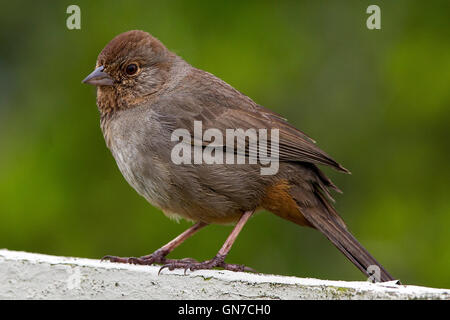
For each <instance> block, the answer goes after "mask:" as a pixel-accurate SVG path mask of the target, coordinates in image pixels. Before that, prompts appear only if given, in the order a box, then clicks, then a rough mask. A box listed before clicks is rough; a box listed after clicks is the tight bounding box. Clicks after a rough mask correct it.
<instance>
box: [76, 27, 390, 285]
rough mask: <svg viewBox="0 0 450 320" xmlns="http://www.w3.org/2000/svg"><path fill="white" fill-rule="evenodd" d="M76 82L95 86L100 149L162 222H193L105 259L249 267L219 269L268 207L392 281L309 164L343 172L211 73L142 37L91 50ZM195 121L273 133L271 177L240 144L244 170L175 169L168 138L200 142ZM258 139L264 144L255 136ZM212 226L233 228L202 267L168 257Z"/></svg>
mask: <svg viewBox="0 0 450 320" xmlns="http://www.w3.org/2000/svg"><path fill="white" fill-rule="evenodd" d="M83 82H84V83H88V84H92V85H95V86H97V106H98V109H99V111H100V118H101V121H100V123H101V129H102V132H103V135H104V138H105V141H106V145H107V146H108V148H109V149H110V150H111V152H112V155H113V156H114V158H115V160H116V162H117V165H118V167H119V169H120V171H121V172H122V174H123V176H124V177H125V179H126V180H127V181H128V183H129V184H130V185H131V186H132V187H133V188H134V189H135V190H136V191H137V192H138V193H139V194H140V195H141V196H143V197H144V198H145V199H147V200H148V201H149V202H150V203H151V204H152V205H153V206H155V207H158V208H160V209H161V210H162V211H163V212H164V213H165V214H166V215H167V216H169V217H172V218H185V219H187V220H190V221H193V222H195V224H194V225H193V226H192V227H191V228H189V229H188V230H186V231H185V232H183V233H182V234H181V235H179V236H178V237H176V238H175V239H174V240H172V241H170V242H169V243H167V244H166V245H164V246H163V247H161V248H160V249H158V250H156V251H155V252H154V253H152V254H150V255H147V256H142V257H140V258H121V257H115V256H105V257H104V259H108V260H110V261H113V262H122V263H135V264H154V263H157V264H163V265H164V266H163V268H164V267H167V268H169V269H171V270H173V269H175V268H184V269H185V270H186V269H190V270H198V269H210V268H214V267H221V268H224V269H227V270H233V271H245V270H251V269H250V268H247V267H245V266H242V265H236V264H228V263H225V257H226V256H227V254H228V252H229V251H230V249H231V246H232V245H233V243H234V241H235V239H236V237H237V235H238V234H239V232H240V231H241V229H242V227H243V226H244V224H245V223H246V222H247V221H248V219H249V218H250V217H251V216H252V214H253V213H254V212H255V211H258V210H262V209H266V210H268V211H270V212H272V213H274V214H276V215H278V216H279V217H281V218H284V219H286V220H289V221H291V222H294V223H296V224H298V225H300V226H307V227H311V228H315V229H317V230H319V231H320V232H322V233H323V234H324V235H325V236H326V237H327V238H328V239H329V240H330V241H331V242H332V243H333V244H334V245H335V246H336V247H337V248H338V249H339V250H340V251H341V252H342V253H343V254H344V255H345V256H346V257H347V258H348V259H349V260H350V261H351V262H352V263H354V264H355V265H356V267H358V268H359V269H360V270H361V271H362V272H363V273H364V274H366V275H367V276H372V277H374V270H377V269H378V271H379V272H378V273H376V272H375V275H376V277H375V278H374V280H376V281H388V280H393V277H392V276H391V275H390V274H389V273H388V272H387V271H386V270H385V269H384V268H383V267H382V266H381V265H380V264H379V263H378V262H377V261H376V260H375V259H374V258H373V257H372V255H370V254H369V252H367V250H366V249H364V248H363V246H362V245H361V244H360V243H359V242H358V241H357V240H356V239H355V238H354V237H353V235H352V234H351V233H350V232H349V231H348V229H347V227H346V225H345V223H344V221H343V220H342V218H341V217H340V216H339V214H338V213H337V212H336V210H335V209H334V208H333V206H332V205H331V203H330V200H331V201H332V198H331V195H330V193H329V190H330V189H333V190H335V191H338V192H339V191H340V190H339V189H338V188H337V187H336V186H335V185H334V184H333V183H332V182H331V180H330V179H328V178H327V177H326V176H325V174H324V173H323V172H322V171H321V170H320V169H319V168H318V167H317V165H327V166H330V167H332V168H334V169H336V170H338V171H341V172H345V173H349V171H348V170H347V169H345V168H344V167H343V166H341V165H340V164H339V163H337V162H336V161H334V160H333V159H332V158H331V157H330V156H328V155H327V154H326V153H325V152H323V151H322V150H320V149H319V148H318V147H317V146H316V145H315V142H314V141H313V140H311V139H310V138H309V137H308V136H306V135H305V134H304V133H302V132H301V131H299V130H297V129H296V128H294V127H293V126H291V125H289V124H288V123H287V121H286V120H285V119H284V118H282V117H281V116H280V115H278V114H276V113H274V112H272V111H270V110H268V109H265V108H264V107H262V106H260V105H258V104H256V103H255V102H253V101H252V99H250V98H249V97H247V96H245V95H244V94H242V93H241V92H239V91H238V90H236V89H234V88H233V87H231V86H230V85H228V84H227V83H225V82H224V81H222V80H221V79H219V78H217V77H215V76H214V75H212V74H210V73H208V72H205V71H202V70H199V69H196V68H194V67H192V66H191V65H189V64H188V63H187V62H186V61H184V60H183V59H182V58H180V57H178V56H177V55H175V54H174V53H172V52H170V51H169V50H168V49H167V48H166V47H165V46H164V45H163V44H162V43H161V42H160V41H159V40H158V39H156V38H155V37H153V36H151V35H150V34H148V33H146V32H143V31H136V30H134V31H129V32H125V33H122V34H120V35H118V36H116V37H115V38H114V39H113V40H112V41H111V42H110V43H108V44H107V45H106V47H105V48H104V49H103V50H102V52H101V53H100V54H99V56H98V59H97V64H96V69H95V70H94V71H93V72H92V73H91V74H90V75H89V76H88V77H86V78H85V79H84V80H83ZM194 121H201V124H202V129H203V131H202V132H206V130H207V129H216V130H218V132H220V133H222V134H223V136H226V130H227V129H239V128H240V129H243V130H247V129H252V128H253V129H256V130H259V129H267V130H268V131H269V130H273V129H278V149H279V150H278V153H276V152H274V154H275V156H277V158H278V160H279V162H278V170H277V171H276V173H275V174H267V175H263V174H261V167H262V162H261V163H259V164H258V163H256V164H255V163H251V162H250V161H249V159H250V158H251V154H252V150H250V149H251V148H250V144H249V142H247V141H246V143H245V148H244V154H242V153H241V156H244V158H245V159H246V162H245V163H244V164H233V163H231V164H230V163H228V162H226V163H223V164H221V163H213V164H206V163H201V164H198V163H186V162H184V163H175V162H174V161H173V154H172V152H173V150H174V148H175V146H176V145H177V144H179V143H180V142H179V140H177V141H174V139H173V137H172V134H173V133H174V132H175V130H177V129H184V132H186V133H187V135H188V136H189V137H185V138H186V139H187V138H189V139H187V141H189V140H190V143H191V144H192V145H195V144H196V143H198V137H196V136H195V132H194V131H195V130H194ZM216 132H217V131H216ZM271 132H273V131H271ZM191 138H192V139H191ZM233 139H234V138H233ZM258 139H260V140H262V139H261V136H259V137H258ZM215 142H217V141H215ZM201 143H202V145H201V146H200V148H201V149H200V150H203V149H206V148H208V145H209V141H207V142H204V141H202V142H201ZM272 143H273V146H275V144H276V141H275V142H270V143H267V145H266V146H267V147H269V146H272ZM215 146H216V149H215V150H216V151H217V150H223V154H224V155H225V154H227V155H230V154H231V155H232V157H234V156H235V154H238V153H239V152H238V151H239V150H242V149H239V150H238V149H227V148H225V143H222V144H221V143H219V142H217V143H216V145H215ZM194 150H196V149H195V148H194ZM193 153H194V151H193ZM194 157H195V155H194ZM213 223H215V224H230V223H232V224H235V227H234V229H233V231H232V232H231V234H230V236H229V237H228V238H227V240H226V241H225V243H224V245H223V246H222V248H221V249H220V250H219V252H218V253H217V255H216V256H215V257H214V258H212V259H211V260H207V261H204V262H197V261H196V260H194V259H191V258H186V259H181V260H174V259H168V258H166V256H167V255H168V254H169V253H170V252H171V251H173V250H174V249H175V248H176V247H177V246H179V245H180V244H181V243H182V242H183V241H184V240H185V239H187V238H188V237H190V236H191V235H193V234H194V233H195V232H197V231H198V230H200V229H201V228H203V227H204V226H206V225H208V224H213Z"/></svg>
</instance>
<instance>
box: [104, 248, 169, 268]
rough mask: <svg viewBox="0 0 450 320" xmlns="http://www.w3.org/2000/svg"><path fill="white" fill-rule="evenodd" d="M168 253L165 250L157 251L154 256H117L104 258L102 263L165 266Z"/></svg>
mask: <svg viewBox="0 0 450 320" xmlns="http://www.w3.org/2000/svg"><path fill="white" fill-rule="evenodd" d="M167 254H168V252H165V251H164V250H156V251H155V252H153V253H152V254H149V255H147V256H142V257H139V258H136V257H116V256H104V257H103V258H102V259H101V261H105V260H107V261H110V262H117V263H129V264H140V265H151V264H165V263H167V259H166V258H165V257H166V255H167Z"/></svg>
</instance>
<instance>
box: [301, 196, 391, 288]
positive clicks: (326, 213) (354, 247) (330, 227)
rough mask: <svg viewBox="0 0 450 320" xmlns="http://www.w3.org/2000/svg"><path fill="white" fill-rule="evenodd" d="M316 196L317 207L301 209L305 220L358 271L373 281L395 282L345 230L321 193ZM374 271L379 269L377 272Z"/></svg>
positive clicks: (340, 220)
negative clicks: (317, 200)
mask: <svg viewBox="0 0 450 320" xmlns="http://www.w3.org/2000/svg"><path fill="white" fill-rule="evenodd" d="M317 196H318V197H319V198H320V205H319V206H318V207H313V208H301V212H302V214H303V216H304V217H305V219H306V220H308V222H309V223H311V225H313V226H314V227H315V228H316V229H318V230H319V231H321V232H322V233H323V234H324V235H325V236H326V237H327V238H328V239H329V240H330V241H331V242H332V243H333V244H334V245H335V246H336V247H337V248H338V249H339V250H340V251H341V252H342V253H343V254H344V255H345V256H346V257H347V258H348V259H349V260H350V261H351V262H352V263H353V264H354V265H355V266H356V267H357V268H358V269H359V270H361V271H362V272H363V273H364V274H366V275H367V276H369V277H371V278H372V279H373V280H374V281H376V282H380V281H381V282H384V281H392V280H395V279H394V278H393V277H392V276H391V275H390V274H389V273H388V272H387V271H386V269H385V268H384V267H383V266H382V265H381V264H380V263H378V261H377V260H375V258H374V257H373V256H372V255H371V254H370V253H369V252H368V251H367V250H366V249H365V248H364V247H363V246H362V245H361V244H360V243H359V242H358V240H356V238H355V237H354V236H353V235H352V234H351V233H350V232H349V231H348V230H347V227H346V226H345V224H344V222H343V221H342V219H341V218H340V217H339V215H338V214H337V212H336V211H335V210H334V208H333V207H332V206H331V205H330V204H329V203H328V202H327V201H326V199H325V198H324V196H323V195H322V194H321V193H318V194H317ZM373 266H376V267H375V268H374V267H373ZM377 267H378V268H377ZM376 269H379V272H377V271H378V270H376Z"/></svg>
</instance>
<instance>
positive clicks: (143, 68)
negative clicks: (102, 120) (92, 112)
mask: <svg viewBox="0 0 450 320" xmlns="http://www.w3.org/2000/svg"><path fill="white" fill-rule="evenodd" d="M173 57H174V54H172V53H171V52H170V51H169V50H167V49H166V47H165V46H164V45H163V44H162V43H161V42H160V41H159V40H158V39H156V38H155V37H153V36H151V35H150V34H148V33H147V32H144V31H139V30H132V31H128V32H125V33H122V34H119V35H118V36H116V37H115V38H114V39H112V40H111V41H110V42H109V43H108V44H107V45H106V47H105V48H104V49H103V50H102V51H101V52H100V54H99V56H98V58H97V64H96V66H95V70H94V71H93V72H92V73H91V74H89V75H88V76H87V77H86V78H85V79H84V80H83V83H87V84H91V85H94V86H96V87H97V104H98V107H99V109H100V111H101V112H102V111H103V112H107V111H108V110H113V109H115V108H118V109H121V108H125V107H130V106H132V105H134V104H136V103H138V102H139V101H142V99H145V97H147V96H150V95H153V94H154V93H156V92H158V91H159V90H160V88H161V87H162V86H163V85H164V82H165V81H166V79H167V76H168V71H169V69H170V66H171V62H172V60H173Z"/></svg>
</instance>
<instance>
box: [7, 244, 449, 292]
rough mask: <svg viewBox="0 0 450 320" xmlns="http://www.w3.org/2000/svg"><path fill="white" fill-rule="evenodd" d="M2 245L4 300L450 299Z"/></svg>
mask: <svg viewBox="0 0 450 320" xmlns="http://www.w3.org/2000/svg"><path fill="white" fill-rule="evenodd" d="M158 271H159V267H157V266H135V265H125V264H115V263H110V262H100V261H99V260H91V259H80V258H66V257H56V256H49V255H42V254H34V253H26V252H18V251H8V250H0V299H315V300H316V299H450V289H433V288H425V287H417V286H402V285H396V284H391V283H384V284H372V283H369V282H356V281H355V282H353V281H352V282H348V281H328V280H317V279H303V278H295V277H284V276H276V275H265V274H252V273H242V272H230V271H218V270H206V271H195V272H188V273H187V275H184V274H183V271H181V270H175V271H168V270H164V271H162V272H161V274H160V275H158Z"/></svg>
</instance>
